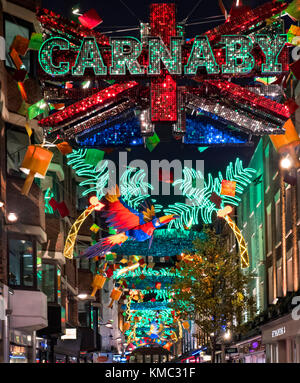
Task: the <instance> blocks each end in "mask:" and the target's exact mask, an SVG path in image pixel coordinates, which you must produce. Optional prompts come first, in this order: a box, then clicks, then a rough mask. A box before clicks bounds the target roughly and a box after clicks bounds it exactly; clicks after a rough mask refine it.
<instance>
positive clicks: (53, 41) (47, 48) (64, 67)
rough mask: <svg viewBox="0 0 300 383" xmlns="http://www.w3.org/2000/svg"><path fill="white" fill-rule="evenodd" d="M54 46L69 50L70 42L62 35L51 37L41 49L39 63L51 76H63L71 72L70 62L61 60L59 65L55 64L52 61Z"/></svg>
mask: <svg viewBox="0 0 300 383" xmlns="http://www.w3.org/2000/svg"><path fill="white" fill-rule="evenodd" d="M54 48H59V49H61V50H68V49H69V48H70V43H69V41H68V40H66V39H64V38H62V37H51V38H50V39H48V40H46V41H45V42H44V43H43V45H42V46H41V48H40V50H39V56H38V57H39V63H40V65H41V67H42V69H43V70H44V71H45V72H46V73H48V74H50V75H51V76H62V75H65V74H67V73H68V72H69V63H68V62H60V63H59V65H58V66H57V65H54V64H53V62H52V51H53V49H54Z"/></svg>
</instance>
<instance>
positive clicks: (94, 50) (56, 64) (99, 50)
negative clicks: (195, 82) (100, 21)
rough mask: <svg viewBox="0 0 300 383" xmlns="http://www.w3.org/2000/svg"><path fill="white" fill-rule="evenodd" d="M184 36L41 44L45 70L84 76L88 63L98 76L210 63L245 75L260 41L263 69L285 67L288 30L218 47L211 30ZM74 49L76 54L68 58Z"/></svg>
mask: <svg viewBox="0 0 300 383" xmlns="http://www.w3.org/2000/svg"><path fill="white" fill-rule="evenodd" d="M183 41H184V40H183V39H182V37H179V36H177V37H171V38H170V44H169V46H167V45H165V43H164V42H163V40H162V39H161V38H160V37H147V43H146V44H145V42H144V44H142V42H141V41H139V40H138V39H136V38H134V37H123V38H110V39H109V45H106V46H105V47H103V46H99V45H98V43H97V41H96V39H95V38H94V37H84V38H83V39H82V40H81V46H80V48H79V50H78V48H76V49H75V50H74V49H73V47H72V44H71V43H70V41H69V40H68V39H66V38H63V37H51V38H49V39H47V40H46V41H45V42H44V43H43V45H42V46H41V48H40V50H39V62H40V65H41V67H42V69H43V71H45V72H46V73H47V74H48V75H51V76H64V75H67V74H72V75H73V76H83V75H84V74H85V70H86V69H90V70H92V71H93V72H94V74H95V75H96V76H107V75H118V76H122V75H123V76H124V75H126V74H127V73H129V74H130V75H135V76H136V75H149V76H151V75H160V74H161V69H162V68H165V69H166V70H167V71H168V73H169V74H171V75H193V76H195V75H196V74H197V71H198V69H199V68H204V69H205V70H206V72H207V74H208V75H217V74H229V75H230V74H235V75H245V74H247V73H250V72H251V71H252V70H253V68H254V67H255V65H257V64H258V63H257V62H256V55H254V54H253V53H252V50H253V46H254V44H256V45H257V46H258V47H259V49H260V53H261V54H262V56H263V60H262V61H260V62H259V66H260V71H261V73H262V74H270V73H277V74H278V73H281V71H282V64H281V62H280V59H279V55H280V53H281V52H282V50H283V48H284V47H285V44H286V42H287V36H286V35H285V34H278V35H276V36H272V37H270V36H268V35H266V34H257V35H255V36H252V38H251V37H249V36H243V35H223V36H222V38H221V40H220V48H218V49H212V47H211V44H210V42H209V39H208V38H207V36H205V35H203V36H196V38H195V39H194V40H193V41H192V44H189V45H187V44H183ZM145 51H146V52H145ZM69 53H71V54H73V58H75V60H66V59H65V58H64V57H67V56H68V54H69ZM220 55H222V56H224V60H223V61H222V62H223V63H220V60H217V58H218V57H217V56H220ZM145 57H146V59H145ZM72 61H73V62H72ZM218 62H219V63H218ZM108 63H109V64H108ZM162 64H163V65H162Z"/></svg>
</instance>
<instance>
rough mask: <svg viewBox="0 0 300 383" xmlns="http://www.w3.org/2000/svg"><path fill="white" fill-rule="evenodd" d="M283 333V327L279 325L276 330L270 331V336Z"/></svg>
mask: <svg viewBox="0 0 300 383" xmlns="http://www.w3.org/2000/svg"><path fill="white" fill-rule="evenodd" d="M283 334H285V327H284V326H283V327H280V328H278V329H276V330H273V331H272V338H276V337H277V336H280V335H283Z"/></svg>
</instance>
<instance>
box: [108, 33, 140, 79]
mask: <svg viewBox="0 0 300 383" xmlns="http://www.w3.org/2000/svg"><path fill="white" fill-rule="evenodd" d="M109 42H110V45H111V47H112V53H111V55H112V56H111V57H112V58H111V67H110V68H109V73H110V74H112V75H125V74H126V67H127V68H128V70H129V73H130V74H132V75H139V74H144V68H143V67H142V66H141V65H140V64H139V62H138V61H137V58H138V57H139V56H140V54H141V52H142V43H141V42H140V41H139V40H138V39H136V38H135V37H124V38H122V39H120V38H110V39H109ZM128 47H130V49H129V52H126V53H125V49H124V48H128Z"/></svg>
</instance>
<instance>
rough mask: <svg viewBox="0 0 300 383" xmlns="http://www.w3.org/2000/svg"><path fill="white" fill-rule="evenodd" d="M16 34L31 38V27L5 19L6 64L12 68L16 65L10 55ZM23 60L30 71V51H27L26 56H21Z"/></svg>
mask: <svg viewBox="0 0 300 383" xmlns="http://www.w3.org/2000/svg"><path fill="white" fill-rule="evenodd" d="M16 35H19V36H22V37H26V38H27V39H29V38H30V30H29V28H27V27H25V26H23V25H17V24H16V23H14V22H12V21H10V20H5V47H6V52H5V57H6V61H5V64H6V65H7V66H9V67H11V68H15V65H14V63H13V61H12V59H11V57H10V55H9V50H10V46H11V44H12V42H13V40H14V38H15V36H16ZM21 60H22V62H23V64H24V66H25V68H26V70H27V71H28V72H30V52H29V51H27V53H26V55H25V56H21Z"/></svg>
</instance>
